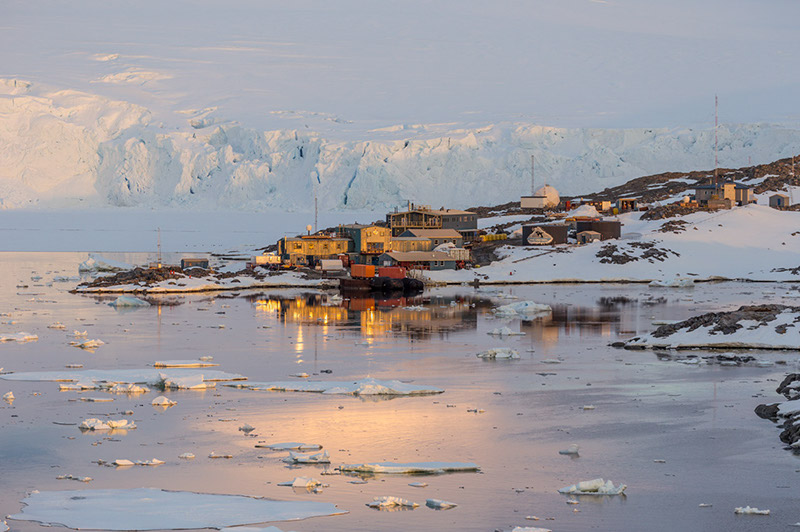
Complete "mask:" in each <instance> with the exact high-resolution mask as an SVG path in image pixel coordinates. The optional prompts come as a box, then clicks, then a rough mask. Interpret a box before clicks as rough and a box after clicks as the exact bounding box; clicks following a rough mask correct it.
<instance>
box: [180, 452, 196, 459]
mask: <svg viewBox="0 0 800 532" xmlns="http://www.w3.org/2000/svg"><path fill="white" fill-rule="evenodd" d="M178 458H180V459H181V460H194V454H193V453H183V454H179V455H178Z"/></svg>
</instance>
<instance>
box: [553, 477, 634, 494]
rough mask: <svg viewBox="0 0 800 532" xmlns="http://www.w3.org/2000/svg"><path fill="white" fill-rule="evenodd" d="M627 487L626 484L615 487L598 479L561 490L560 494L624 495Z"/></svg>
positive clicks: (611, 483) (609, 482)
mask: <svg viewBox="0 0 800 532" xmlns="http://www.w3.org/2000/svg"><path fill="white" fill-rule="evenodd" d="M627 487H628V486H626V485H625V484H620V485H619V486H614V483H613V482H611V481H610V480H609V481H608V482H606V481H605V480H603V479H602V478H596V479H594V480H584V481H583V482H578V483H577V484H573V485H572V486H567V487H566V488H561V489H560V490H558V492H559V493H563V494H568V495H622V494H623V493H624V491H625V489H626V488H627Z"/></svg>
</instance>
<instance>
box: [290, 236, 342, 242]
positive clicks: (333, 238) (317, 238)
mask: <svg viewBox="0 0 800 532" xmlns="http://www.w3.org/2000/svg"><path fill="white" fill-rule="evenodd" d="M283 239H285V240H327V241H334V240H346V241H350V239H349V238H344V237H337V236H328V235H297V236H285V237H283Z"/></svg>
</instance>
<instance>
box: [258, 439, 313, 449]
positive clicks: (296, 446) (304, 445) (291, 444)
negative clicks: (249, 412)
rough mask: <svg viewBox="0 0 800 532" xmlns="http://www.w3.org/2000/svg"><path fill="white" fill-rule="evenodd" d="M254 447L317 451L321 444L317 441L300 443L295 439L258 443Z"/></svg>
mask: <svg viewBox="0 0 800 532" xmlns="http://www.w3.org/2000/svg"><path fill="white" fill-rule="evenodd" d="M256 447H260V448H264V449H271V450H273V451H319V450H320V449H322V445H320V444H318V443H300V442H296V441H290V442H283V443H258V444H256Z"/></svg>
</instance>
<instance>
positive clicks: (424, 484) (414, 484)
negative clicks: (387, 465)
mask: <svg viewBox="0 0 800 532" xmlns="http://www.w3.org/2000/svg"><path fill="white" fill-rule="evenodd" d="M408 485H409V486H411V487H412V488H427V487H428V483H427V482H409V484H408Z"/></svg>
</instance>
